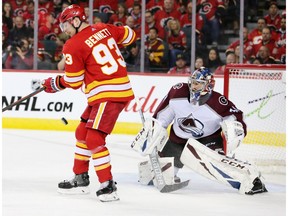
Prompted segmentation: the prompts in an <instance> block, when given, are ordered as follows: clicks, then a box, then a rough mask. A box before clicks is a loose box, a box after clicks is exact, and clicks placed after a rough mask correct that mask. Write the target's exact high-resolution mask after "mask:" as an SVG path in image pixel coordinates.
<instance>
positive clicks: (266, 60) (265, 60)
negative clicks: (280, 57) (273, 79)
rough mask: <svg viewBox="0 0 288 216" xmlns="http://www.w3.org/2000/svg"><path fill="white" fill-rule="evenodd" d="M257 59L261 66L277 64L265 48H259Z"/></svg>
mask: <svg viewBox="0 0 288 216" xmlns="http://www.w3.org/2000/svg"><path fill="white" fill-rule="evenodd" d="M258 58H259V60H260V63H261V64H277V63H276V61H275V60H274V58H273V57H272V56H270V50H269V48H268V47H267V46H261V47H260V49H259V52H258Z"/></svg>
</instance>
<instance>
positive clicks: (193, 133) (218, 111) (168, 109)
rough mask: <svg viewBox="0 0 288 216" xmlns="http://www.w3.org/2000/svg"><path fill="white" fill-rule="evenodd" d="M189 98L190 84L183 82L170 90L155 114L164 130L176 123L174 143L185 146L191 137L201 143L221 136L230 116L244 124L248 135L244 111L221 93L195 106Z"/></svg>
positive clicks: (173, 129)
mask: <svg viewBox="0 0 288 216" xmlns="http://www.w3.org/2000/svg"><path fill="white" fill-rule="evenodd" d="M189 98H190V91H189V87H188V84H187V83H179V84H177V85H175V86H173V87H172V88H171V89H170V91H169V92H168V94H167V95H166V96H165V98H164V99H163V101H162V102H161V103H160V104H159V106H158V107H157V109H156V111H155V113H154V115H153V117H154V118H156V119H157V120H159V121H160V122H161V124H162V126H163V127H164V128H167V127H168V126H169V125H170V124H171V123H172V122H173V124H172V126H171V131H170V135H169V139H170V140H171V141H172V142H174V143H179V144H184V143H186V141H187V140H188V139H189V138H194V139H197V140H199V139H202V138H207V137H214V136H216V135H219V134H220V133H221V127H220V123H221V122H222V121H223V119H225V118H228V117H230V116H233V118H234V119H235V120H237V121H239V122H241V123H242V125H243V128H244V131H245V134H246V124H245V123H244V121H243V112H242V111H240V110H238V109H237V108H236V106H235V105H234V104H233V103H232V102H231V101H229V100H228V99H226V98H225V97H224V96H223V95H221V94H220V93H218V92H215V91H212V94H211V96H210V98H209V99H208V100H207V102H206V103H204V104H203V105H194V104H192V103H190V102H189Z"/></svg>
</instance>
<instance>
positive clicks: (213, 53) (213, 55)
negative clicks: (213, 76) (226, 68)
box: [206, 47, 223, 73]
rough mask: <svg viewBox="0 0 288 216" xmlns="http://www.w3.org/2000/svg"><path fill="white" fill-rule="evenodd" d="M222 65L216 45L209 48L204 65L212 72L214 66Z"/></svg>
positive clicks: (214, 68)
mask: <svg viewBox="0 0 288 216" xmlns="http://www.w3.org/2000/svg"><path fill="white" fill-rule="evenodd" d="M222 65H223V62H222V61H221V59H220V55H219V51H218V49H217V48H216V47H212V48H210V49H209V52H208V60H207V65H206V67H208V68H209V69H210V70H211V71H212V72H213V73H214V71H215V70H216V68H218V67H219V66H222Z"/></svg>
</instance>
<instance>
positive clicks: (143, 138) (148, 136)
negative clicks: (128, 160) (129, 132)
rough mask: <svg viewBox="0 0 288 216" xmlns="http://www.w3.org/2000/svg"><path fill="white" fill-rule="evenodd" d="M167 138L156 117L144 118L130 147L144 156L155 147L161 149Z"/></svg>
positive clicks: (165, 131)
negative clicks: (142, 124) (141, 126)
mask: <svg viewBox="0 0 288 216" xmlns="http://www.w3.org/2000/svg"><path fill="white" fill-rule="evenodd" d="M167 139H168V133H167V130H166V129H165V128H164V127H162V126H161V124H160V123H159V122H158V120H157V119H154V118H148V119H146V121H145V123H144V126H143V128H142V129H141V130H140V132H139V133H138V134H137V136H136V137H135V139H134V141H133V142H132V144H131V148H132V149H134V150H135V151H137V152H139V153H140V154H141V155H143V156H146V155H149V154H151V153H152V151H153V149H154V148H155V147H157V150H158V151H161V150H162V148H163V147H164V145H165V144H166V142H167Z"/></svg>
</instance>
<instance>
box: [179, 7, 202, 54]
mask: <svg viewBox="0 0 288 216" xmlns="http://www.w3.org/2000/svg"><path fill="white" fill-rule="evenodd" d="M192 5H193V4H192V2H189V3H188V5H187V13H186V14H183V15H182V16H181V17H180V25H181V28H182V30H183V31H184V32H185V34H186V36H187V48H188V50H190V49H191V26H192ZM203 26H204V20H203V17H202V16H201V15H200V14H199V13H197V14H196V30H195V31H196V49H197V48H198V47H199V46H201V45H202V43H203V33H202V30H203ZM188 41H189V42H188Z"/></svg>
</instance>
